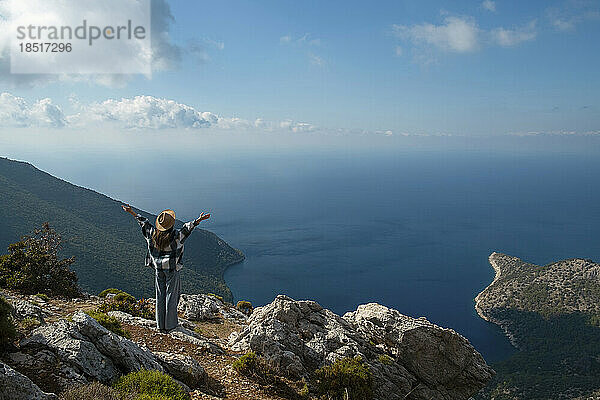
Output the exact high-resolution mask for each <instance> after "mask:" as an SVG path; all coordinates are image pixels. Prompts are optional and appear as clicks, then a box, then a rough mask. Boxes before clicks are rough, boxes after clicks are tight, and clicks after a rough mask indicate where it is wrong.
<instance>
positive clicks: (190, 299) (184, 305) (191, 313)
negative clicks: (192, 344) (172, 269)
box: [177, 294, 247, 322]
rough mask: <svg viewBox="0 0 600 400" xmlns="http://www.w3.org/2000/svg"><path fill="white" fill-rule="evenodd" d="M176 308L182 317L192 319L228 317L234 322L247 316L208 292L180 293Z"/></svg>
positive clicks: (203, 319)
mask: <svg viewBox="0 0 600 400" xmlns="http://www.w3.org/2000/svg"><path fill="white" fill-rule="evenodd" d="M177 310H178V311H179V312H180V313H181V314H182V315H183V317H184V318H186V319H189V320H192V321H210V320H215V319H221V318H224V319H228V320H232V321H235V322H240V321H246V319H247V316H246V315H245V314H244V313H242V312H240V311H238V310H236V309H235V307H233V306H232V305H229V304H225V303H224V302H223V301H221V299H219V298H217V297H216V296H213V295H208V294H182V295H181V297H180V299H179V304H178V306H177Z"/></svg>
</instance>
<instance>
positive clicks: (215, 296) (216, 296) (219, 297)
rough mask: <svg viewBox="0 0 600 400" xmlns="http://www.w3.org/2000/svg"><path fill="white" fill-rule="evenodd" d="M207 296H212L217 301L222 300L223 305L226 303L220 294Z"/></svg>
mask: <svg viewBox="0 0 600 400" xmlns="http://www.w3.org/2000/svg"><path fill="white" fill-rule="evenodd" d="M207 296H212V297H214V298H216V299H217V300H220V301H221V303H225V300H223V296H219V295H218V294H214V293H208V295H207Z"/></svg>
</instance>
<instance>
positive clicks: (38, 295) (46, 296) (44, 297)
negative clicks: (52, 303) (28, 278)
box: [36, 293, 50, 301]
mask: <svg viewBox="0 0 600 400" xmlns="http://www.w3.org/2000/svg"><path fill="white" fill-rule="evenodd" d="M36 296H37V297H39V298H40V299H42V300H44V301H49V300H50V297H48V295H47V294H44V293H36Z"/></svg>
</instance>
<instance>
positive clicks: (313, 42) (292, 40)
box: [279, 33, 321, 46]
mask: <svg viewBox="0 0 600 400" xmlns="http://www.w3.org/2000/svg"><path fill="white" fill-rule="evenodd" d="M279 43H280V44H294V45H298V46H302V45H308V46H319V45H321V39H319V38H313V37H312V35H311V34H310V33H305V34H304V35H302V36H297V37H294V36H292V35H285V36H281V37H280V38H279Z"/></svg>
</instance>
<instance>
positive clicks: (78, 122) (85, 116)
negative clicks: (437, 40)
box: [0, 92, 600, 137]
mask: <svg viewBox="0 0 600 400" xmlns="http://www.w3.org/2000/svg"><path fill="white" fill-rule="evenodd" d="M70 101H71V108H72V109H73V111H71V112H65V111H64V110H63V108H62V107H61V106H60V105H58V104H55V103H54V102H53V100H52V99H50V98H43V99H39V100H35V101H33V102H28V101H27V100H25V99H24V98H22V97H18V96H15V95H13V94H11V93H8V92H4V93H0V128H52V129H71V130H75V129H90V128H111V129H116V130H121V131H160V130H169V129H179V130H209V129H210V130H214V131H223V132H224V131H236V132H258V133H260V132H263V133H267V132H272V133H293V134H327V135H337V136H348V135H352V136H365V135H378V136H388V137H389V136H419V137H451V136H455V137H465V136H478V135H463V134H450V133H444V132H436V133H427V132H419V133H417V132H414V133H411V132H397V133H394V132H393V131H392V130H389V129H385V130H364V129H337V128H324V127H319V126H317V125H314V124H311V123H309V122H300V121H294V120H290V119H283V120H279V121H272V120H265V119H263V118H255V119H243V118H237V117H225V116H222V115H219V114H216V113H214V112H210V111H200V110H198V109H196V108H195V107H193V106H190V105H187V104H184V103H179V102H177V101H175V100H171V99H166V98H159V97H154V96H147V95H139V96H134V97H129V98H126V97H124V98H121V99H106V100H104V101H100V102H92V103H88V104H83V103H80V102H79V101H78V100H77V99H74V98H71V99H70ZM505 135H508V136H545V135H551V136H557V135H561V136H579V135H586V136H587V135H600V131H599V130H595V131H585V132H579V131H575V130H556V131H524V132H514V131H511V132H506V133H505Z"/></svg>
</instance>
